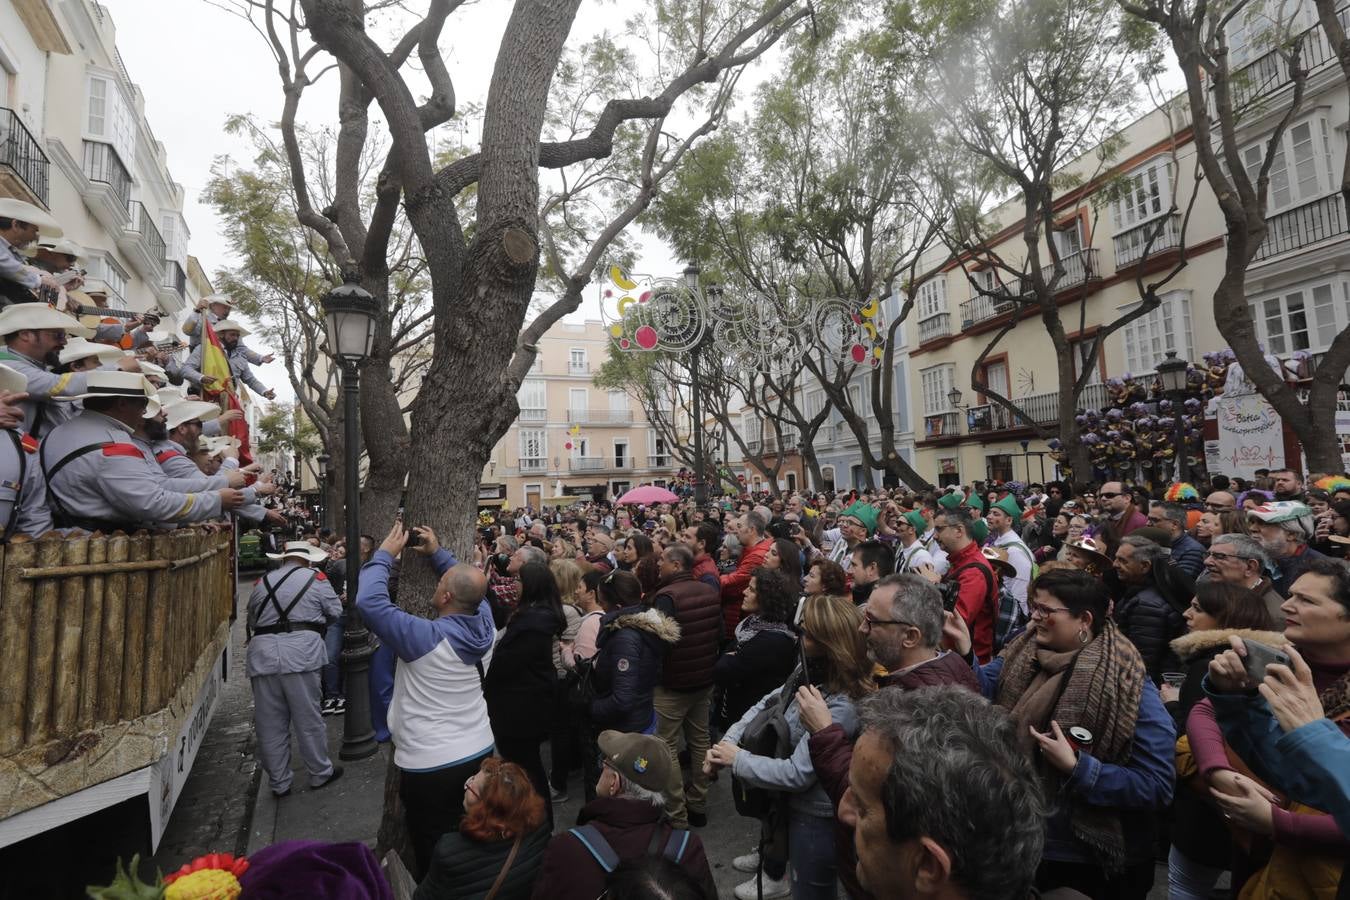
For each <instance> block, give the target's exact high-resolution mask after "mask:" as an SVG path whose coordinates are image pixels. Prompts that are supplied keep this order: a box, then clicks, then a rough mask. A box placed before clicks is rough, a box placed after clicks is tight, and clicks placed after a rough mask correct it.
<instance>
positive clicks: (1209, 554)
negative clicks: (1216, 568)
mask: <svg viewBox="0 0 1350 900" xmlns="http://www.w3.org/2000/svg"><path fill="white" fill-rule="evenodd" d="M1205 559H1217V560H1218V561H1219V562H1227V561H1228V560H1230V559H1246V557H1245V556H1238V555H1237V554H1236V553H1216V552H1215V551H1213V550H1206V551H1205Z"/></svg>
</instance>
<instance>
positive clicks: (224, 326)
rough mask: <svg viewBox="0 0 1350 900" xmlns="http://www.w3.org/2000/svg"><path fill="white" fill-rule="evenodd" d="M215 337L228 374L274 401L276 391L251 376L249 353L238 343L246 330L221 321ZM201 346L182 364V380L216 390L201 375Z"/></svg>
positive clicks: (236, 324)
mask: <svg viewBox="0 0 1350 900" xmlns="http://www.w3.org/2000/svg"><path fill="white" fill-rule="evenodd" d="M215 329H216V337H218V338H220V346H221V347H222V348H223V349H224V350H225V357H226V360H227V361H228V362H229V364H230V374H231V375H233V376H234V379H235V380H236V381H239V382H242V383H243V384H245V385H247V386H248V388H249V390H251V391H254V392H256V393H258V394H261V395H262V396H264V397H266V398H267V399H268V400H275V399H276V396H277V395H276V391H273V390H272V389H271V388H269V387H267V385H265V384H263V383H262V382H261V381H259V380H258V377H257V376H256V375H254V374H253V369H252V368H251V367H250V366H249V364H248V357H247V355H246V354H247V353H248V352H249V351H248V349H247V348H246V347H244V345H243V344H241V343H239V340H240V338H242V337H244V336H245V335H247V334H248V333H249V332H248V329H247V328H245V327H244V326H243V325H241V324H239V323H238V322H236V321H234V320H233V319H222V320H221V322H220V324H219V325H216V326H215ZM202 352H203V351H202V345H201V344H198V345H197V346H196V347H194V348H193V349H192V352H191V353H189V354H188V358H187V361H186V362H184V363H183V378H185V379H186V380H187V381H189V382H190V383H192V384H195V385H198V386H200V387H205V388H207V389H210V390H218V389H219V386H218V385H216V384H214V383H211V384H207V383H206V382H207V381H209V380H210V379H208V378H204V377H203V375H202Z"/></svg>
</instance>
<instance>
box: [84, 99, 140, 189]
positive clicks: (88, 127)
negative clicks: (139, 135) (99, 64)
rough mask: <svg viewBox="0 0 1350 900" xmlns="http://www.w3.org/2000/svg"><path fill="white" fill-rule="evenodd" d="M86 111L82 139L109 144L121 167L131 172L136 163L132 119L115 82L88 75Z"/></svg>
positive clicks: (132, 115) (131, 112)
mask: <svg viewBox="0 0 1350 900" xmlns="http://www.w3.org/2000/svg"><path fill="white" fill-rule="evenodd" d="M86 109H87V111H88V112H87V115H86V116H85V133H86V135H87V136H88V137H90V138H92V139H94V140H99V141H102V142H104V143H106V144H112V146H113V149H114V150H116V151H117V155H118V157H119V158H120V159H121V161H122V165H124V166H125V167H126V168H127V170H128V171H131V170H132V167H133V165H134V164H135V162H136V116H135V112H134V108H133V107H132V105H131V103H130V102H129V101H128V100H127V99H126V97H125V95H123V93H122V89H121V88H120V87H119V86H118V84H117V82H115V81H113V80H112V79H111V78H105V77H103V76H100V75H90V76H89V85H88V104H87V106H86Z"/></svg>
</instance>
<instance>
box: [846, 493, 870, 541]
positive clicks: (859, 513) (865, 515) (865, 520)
mask: <svg viewBox="0 0 1350 900" xmlns="http://www.w3.org/2000/svg"><path fill="white" fill-rule="evenodd" d="M839 516H840V517H841V518H842V517H844V516H847V517H849V518H850V519H857V520H858V521H859V522H861V523H862V526H863V528H866V529H867V533H868V534H869V535H870V534H872V532H874V531H876V530H877V511H876V508H875V507H873V506H871V505H870V504H867V503H863V502H862V501H861V500H855V501H854V502H853V503H851V504H849V507H848V509H846V510H844V511H843V512H841V513H840V514H839Z"/></svg>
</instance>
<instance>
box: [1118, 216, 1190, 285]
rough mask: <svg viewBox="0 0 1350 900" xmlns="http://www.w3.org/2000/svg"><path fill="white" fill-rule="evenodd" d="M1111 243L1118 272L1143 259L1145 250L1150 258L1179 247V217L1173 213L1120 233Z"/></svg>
mask: <svg viewBox="0 0 1350 900" xmlns="http://www.w3.org/2000/svg"><path fill="white" fill-rule="evenodd" d="M1112 241H1113V242H1114V243H1115V245H1116V269H1117V271H1119V270H1120V269H1123V268H1125V267H1126V266H1132V265H1134V264H1135V263H1137V262H1139V260H1141V259H1143V258H1144V250H1145V248H1147V250H1148V255H1149V256H1150V257H1156V256H1157V255H1158V253H1159V252H1161V251H1163V250H1171V249H1172V248H1174V247H1178V246H1180V245H1181V215H1180V214H1178V213H1173V214H1172V215H1170V216H1163V217H1162V218H1160V219H1152V220H1150V221H1148V222H1144V223H1142V224H1140V225H1136V226H1134V227H1133V228H1131V229H1130V230H1129V231H1122V232H1121V233H1120V234H1118V235H1116V236H1115V237H1114V238H1112Z"/></svg>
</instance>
